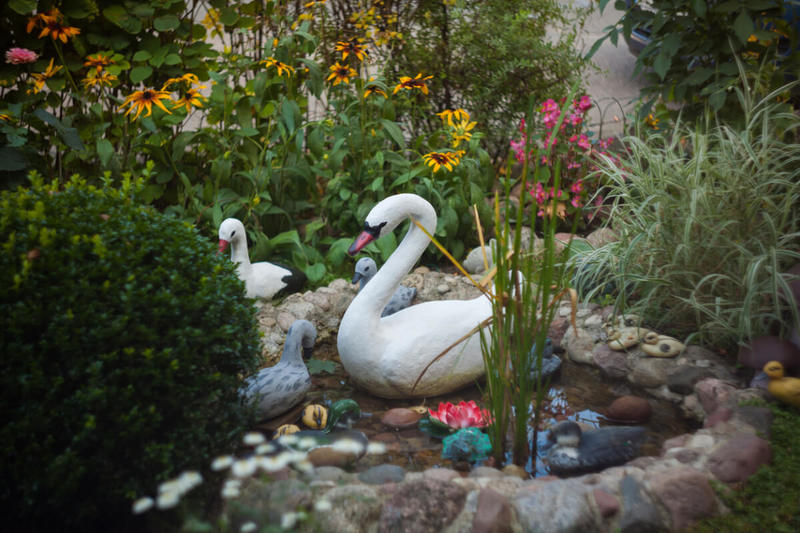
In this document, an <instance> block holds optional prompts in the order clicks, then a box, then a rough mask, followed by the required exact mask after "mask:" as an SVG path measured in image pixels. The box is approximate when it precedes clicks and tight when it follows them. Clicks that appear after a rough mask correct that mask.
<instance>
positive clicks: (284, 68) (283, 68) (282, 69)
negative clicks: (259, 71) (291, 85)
mask: <svg viewBox="0 0 800 533" xmlns="http://www.w3.org/2000/svg"><path fill="white" fill-rule="evenodd" d="M259 64H262V65H264V66H265V67H267V68H270V67H274V68H275V69H277V70H278V76H283V75H284V74H286V77H287V78H291V77H292V74H294V67H293V66H291V65H287V64H286V63H282V62H281V61H278V60H277V59H275V58H274V57H268V58H266V59H264V60H263V61H259Z"/></svg>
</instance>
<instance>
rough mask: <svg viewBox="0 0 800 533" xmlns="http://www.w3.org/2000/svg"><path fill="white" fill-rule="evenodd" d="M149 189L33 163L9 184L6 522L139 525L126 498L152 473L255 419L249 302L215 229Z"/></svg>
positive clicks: (213, 447) (200, 456)
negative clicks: (93, 180)
mask: <svg viewBox="0 0 800 533" xmlns="http://www.w3.org/2000/svg"><path fill="white" fill-rule="evenodd" d="M142 189H143V185H142V184H141V183H139V182H135V181H133V180H130V179H125V180H124V181H123V184H122V186H121V187H120V188H115V187H113V186H112V184H111V183H106V184H105V187H103V188H96V187H93V186H89V185H87V184H86V183H85V182H84V181H82V180H80V179H78V178H72V179H71V180H70V181H69V182H68V183H67V184H65V185H64V187H63V188H61V187H59V186H57V185H55V184H47V183H44V182H43V181H42V180H41V179H40V178H39V177H37V176H35V175H34V176H33V183H32V186H31V187H30V188H28V189H23V188H20V189H18V190H16V191H13V192H8V191H7V192H3V193H2V196H0V205H1V206H2V207H0V212H2V216H1V217H0V235H2V239H1V240H2V247H3V253H2V255H0V287H1V288H0V323H1V324H0V331H2V334H0V335H1V336H0V354H1V355H0V357H1V358H2V367H3V369H4V371H3V373H2V377H1V378H0V414H2V419H3V427H2V428H1V429H0V463H2V465H3V468H4V470H3V472H4V475H3V478H4V480H3V488H2V489H0V494H2V497H0V501H1V502H2V504H1V505H2V514H3V516H4V517H6V518H5V521H4V526H5V528H7V529H8V530H9V531H23V530H24V531H39V530H51V529H49V527H50V526H52V524H53V520H57V524H58V526H57V529H58V530H59V531H117V530H121V529H124V528H128V529H130V530H140V531H141V530H142V529H143V525H142V524H138V522H135V521H134V518H133V517H132V516H131V513H130V509H131V503H132V502H133V501H134V500H135V499H136V498H137V497H138V496H139V495H141V494H143V493H147V491H148V490H150V489H152V483H153V480H157V481H163V480H165V479H167V478H168V477H170V476H174V475H175V474H177V473H178V472H180V471H181V470H183V469H185V468H187V467H196V465H199V464H200V465H202V464H207V463H208V462H209V461H208V458H209V457H212V456H213V455H214V454H215V453H216V452H217V451H219V450H220V449H225V447H227V446H230V445H232V444H233V443H234V442H235V441H236V439H237V438H238V435H239V434H240V433H241V432H242V431H243V428H245V427H247V425H249V424H250V423H251V421H252V416H251V413H250V409H249V408H247V407H246V406H244V405H243V404H242V402H241V400H240V398H239V394H238V388H239V387H240V378H239V375H240V374H246V373H248V372H250V371H252V370H253V369H254V367H255V366H256V364H257V354H258V351H259V338H258V332H257V326H256V321H255V316H254V310H253V307H252V304H251V302H250V301H249V300H247V299H246V298H245V297H244V291H243V286H242V283H241V281H240V280H239V279H238V278H237V277H236V274H235V272H234V267H233V265H232V264H231V263H230V261H229V260H227V258H225V257H222V256H219V255H217V254H216V253H215V249H214V245H213V243H211V242H209V241H208V240H206V239H204V238H202V237H201V236H200V235H199V234H198V233H197V231H196V230H194V229H193V228H192V226H191V225H189V224H186V223H183V222H181V221H179V220H176V219H175V218H173V217H170V216H167V215H164V214H161V213H159V212H157V211H156V210H154V209H153V208H151V207H145V206H143V205H141V204H140V203H139V200H138V196H139V195H140V194H141V191H142ZM198 474H199V473H198ZM204 474H205V471H204ZM204 477H208V475H204ZM137 524H138V525H137Z"/></svg>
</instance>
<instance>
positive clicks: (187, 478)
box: [178, 470, 203, 493]
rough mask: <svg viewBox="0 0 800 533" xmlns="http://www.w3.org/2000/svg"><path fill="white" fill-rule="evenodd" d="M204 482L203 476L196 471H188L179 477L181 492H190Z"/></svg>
mask: <svg viewBox="0 0 800 533" xmlns="http://www.w3.org/2000/svg"><path fill="white" fill-rule="evenodd" d="M202 482H203V476H201V475H200V473H199V472H197V471H196V470H188V471H186V472H183V473H181V475H180V476H179V477H178V486H179V487H180V490H181V492H184V493H186V492H189V491H190V490H192V489H193V488H195V487H196V486H198V485H200V484H201V483H202Z"/></svg>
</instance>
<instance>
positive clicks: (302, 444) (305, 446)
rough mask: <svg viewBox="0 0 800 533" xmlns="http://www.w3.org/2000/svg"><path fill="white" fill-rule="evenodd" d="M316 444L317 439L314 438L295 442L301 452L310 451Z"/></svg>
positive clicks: (304, 438) (305, 438)
mask: <svg viewBox="0 0 800 533" xmlns="http://www.w3.org/2000/svg"><path fill="white" fill-rule="evenodd" d="M317 444H318V443H317V439H315V438H314V437H303V438H301V439H300V440H298V441H297V447H298V448H300V449H301V450H310V449H311V448H313V447H314V446H316V445H317Z"/></svg>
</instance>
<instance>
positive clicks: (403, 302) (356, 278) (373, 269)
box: [352, 257, 417, 317]
mask: <svg viewBox="0 0 800 533" xmlns="http://www.w3.org/2000/svg"><path fill="white" fill-rule="evenodd" d="M377 272H378V265H376V264H375V260H374V259H373V258H371V257H362V258H361V259H359V260H358V261H356V269H355V273H354V274H353V281H352V283H358V290H359V291H361V290H362V289H364V286H365V285H366V284H367V283H369V280H371V279H372V278H373V277H374V276H375V274H376V273H377ZM416 295H417V289H415V288H414V287H406V286H405V285H399V286H398V287H397V290H396V291H394V294H392V299H391V300H389V303H388V304H386V307H384V308H383V311H382V312H381V316H382V317H383V316H389V315H393V314H395V313H396V312H398V311H399V310H401V309H405V308H406V307H408V306H409V305H411V301H412V300H413V299H414V296H416Z"/></svg>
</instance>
